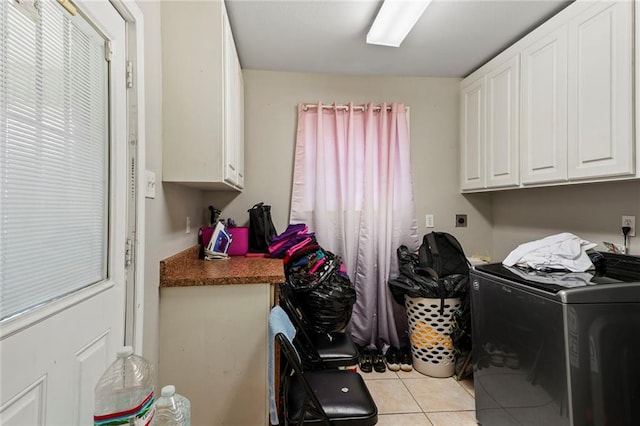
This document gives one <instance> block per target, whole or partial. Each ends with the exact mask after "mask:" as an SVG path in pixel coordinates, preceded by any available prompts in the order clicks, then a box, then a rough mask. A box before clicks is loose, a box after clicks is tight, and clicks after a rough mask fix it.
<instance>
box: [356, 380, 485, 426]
mask: <svg viewBox="0 0 640 426" xmlns="http://www.w3.org/2000/svg"><path fill="white" fill-rule="evenodd" d="M360 374H361V375H362V377H363V378H364V380H365V382H366V383H367V387H368V388H369V391H370V392H371V395H372V396H373V399H374V400H375V402H376V405H377V406H378V425H380V426H409V425H411V426H414V425H415V426H422V425H424V426H476V417H475V411H474V407H475V402H474V394H473V380H472V379H465V380H462V381H459V382H458V381H457V380H455V379H454V378H453V377H449V378H446V379H438V378H434V377H429V376H426V375H424V374H422V373H419V372H417V371H415V370H413V371H411V372H404V371H398V372H393V371H389V370H387V371H386V372H384V373H376V372H375V371H373V372H371V373H362V372H360Z"/></svg>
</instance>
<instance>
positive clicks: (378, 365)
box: [371, 349, 387, 373]
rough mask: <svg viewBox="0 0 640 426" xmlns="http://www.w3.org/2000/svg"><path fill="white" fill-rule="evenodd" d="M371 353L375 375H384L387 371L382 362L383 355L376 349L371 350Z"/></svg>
mask: <svg viewBox="0 0 640 426" xmlns="http://www.w3.org/2000/svg"><path fill="white" fill-rule="evenodd" d="M371 353H372V354H373V355H372V356H373V369H374V370H375V371H376V372H377V373H384V372H385V371H387V365H386V364H385V362H384V355H382V352H380V351H379V350H377V349H372V351H371Z"/></svg>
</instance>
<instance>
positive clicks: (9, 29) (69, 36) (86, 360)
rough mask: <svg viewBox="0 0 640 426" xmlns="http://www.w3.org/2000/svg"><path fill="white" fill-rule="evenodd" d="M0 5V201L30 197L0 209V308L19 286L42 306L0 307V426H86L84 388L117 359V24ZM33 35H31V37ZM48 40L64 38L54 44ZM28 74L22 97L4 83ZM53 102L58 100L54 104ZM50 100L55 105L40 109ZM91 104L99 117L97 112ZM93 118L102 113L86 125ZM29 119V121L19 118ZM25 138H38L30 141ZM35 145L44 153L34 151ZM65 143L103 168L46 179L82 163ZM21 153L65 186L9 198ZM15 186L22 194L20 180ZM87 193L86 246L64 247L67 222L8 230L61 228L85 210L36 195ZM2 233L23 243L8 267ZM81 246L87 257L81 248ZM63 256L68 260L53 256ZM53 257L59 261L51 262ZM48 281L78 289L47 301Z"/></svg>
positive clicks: (83, 14) (8, 0)
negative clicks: (92, 265) (86, 70)
mask: <svg viewBox="0 0 640 426" xmlns="http://www.w3.org/2000/svg"><path fill="white" fill-rule="evenodd" d="M0 3H1V4H0V18H2V20H1V22H2V26H1V27H0V30H1V32H2V40H3V43H0V46H1V47H0V49H2V51H0V88H1V89H2V90H3V92H2V93H3V97H2V98H3V99H2V103H1V104H0V113H1V115H0V123H1V125H0V132H1V134H0V136H1V138H2V139H1V140H0V142H1V153H0V155H1V156H0V160H3V162H1V163H0V165H2V167H3V169H2V170H0V172H1V173H0V174H1V175H2V185H3V188H2V189H3V190H2V193H3V196H4V194H5V193H6V194H13V193H16V192H19V188H23V190H24V191H26V192H25V193H28V194H31V195H30V196H29V197H26V198H25V200H26V201H24V203H26V204H21V203H22V201H20V200H18V201H15V200H11V199H8V198H1V200H2V201H1V202H2V205H1V206H0V207H1V216H2V221H1V222H2V224H0V227H2V228H1V229H0V231H2V232H1V233H0V238H2V240H1V244H0V257H1V258H2V259H1V260H2V269H1V270H0V274H1V276H2V290H1V291H2V295H1V296H2V297H0V299H3V303H4V301H7V300H9V296H10V295H11V294H12V291H14V289H15V288H22V289H24V288H25V287H26V284H25V285H23V283H27V282H29V283H35V284H33V285H34V286H37V285H39V286H40V287H39V288H37V287H34V289H33V291H32V292H31V293H32V295H35V296H36V297H37V296H42V295H43V294H47V295H48V296H46V297H44V299H45V300H37V299H34V302H33V303H29V304H27V305H26V306H22V307H20V309H19V310H18V311H16V312H13V311H7V308H6V307H5V311H4V312H2V311H0V317H1V318H2V320H0V371H1V379H0V380H1V385H0V424H2V425H44V424H47V425H80V424H82V425H86V424H91V423H92V422H93V407H94V387H95V384H96V382H97V380H98V378H99V377H100V375H101V374H102V372H103V371H104V370H105V369H106V367H107V366H108V365H109V364H110V363H111V362H112V361H113V360H114V359H115V352H116V350H117V348H119V347H120V346H122V345H123V343H124V320H125V317H124V312H125V280H124V276H125V268H124V265H125V260H124V249H125V234H126V216H127V215H126V194H127V184H126V177H127V168H126V162H127V159H126V146H127V141H126V113H127V111H126V97H125V90H126V88H125V22H124V20H123V19H122V18H121V16H120V15H119V14H118V13H117V12H116V10H115V9H114V8H113V6H112V5H111V4H110V3H109V2H108V0H92V1H86V2H85V1H75V2H74V4H75V5H76V6H77V12H78V13H77V15H75V16H72V15H71V14H70V13H69V11H67V10H65V8H63V7H62V6H61V5H60V4H59V3H58V2H57V1H56V0H42V1H41V2H40V3H39V5H38V6H37V7H36V8H33V7H31V8H29V7H30V6H32V4H33V3H34V2H29V1H22V2H18V1H15V0H5V1H2V2H0ZM19 4H22V5H23V6H19ZM35 4H38V2H35ZM25 5H26V6H25ZM25 7H26V8H27V9H24V8H25ZM31 22H32V24H31ZM22 25H25V26H26V28H30V27H31V26H32V27H33V28H32V30H33V31H31V29H29V30H28V31H24V28H25V27H21V26H22ZM38 26H41V28H40V29H38ZM42 26H44V27H45V29H44V30H43V29H42ZM60 32H62V33H64V34H62V36H61V35H60V34H59V33H60ZM31 33H33V34H31ZM56 37H58V39H59V40H63V41H61V42H60V43H59V45H58V44H56V43H57V42H56V41H55V40H58V39H56ZM64 40H66V41H64ZM105 41H109V43H108V44H106V43H105ZM85 47H86V48H87V49H88V50H89V51H93V52H95V50H96V49H98V50H100V49H101V51H102V55H101V58H100V57H99V56H100V55H95V54H94V56H90V55H89V56H86V55H85V56H83V55H82V54H80V53H79V52H81V51H84V50H87V49H85ZM24 49H27V50H29V49H31V50H32V51H33V54H32V55H22V54H21V52H22V53H24ZM56 49H57V50H56ZM109 51H111V52H110V53H109ZM46 52H49V53H46ZM51 52H54V53H53V54H51ZM55 52H58V53H59V54H56V53H55ZM45 54H47V55H50V58H49V59H47V60H46V61H39V60H38V58H41V57H43V56H44V55H45ZM109 58H110V59H109ZM29 61H32V62H29ZM59 64H64V66H65V67H66V68H65V69H64V70H61V69H58V68H57V67H58V65H59ZM85 65H87V66H91V69H93V70H98V71H96V72H95V75H94V74H92V79H91V81H90V82H89V83H87V82H84V83H83V81H84V78H83V77H84V75H83V73H82V72H80V71H78V70H82V69H83V68H82V67H83V66H85ZM60 66H63V65H60ZM49 72H51V73H50V74H47V73H49ZM12 73H15V74H12ZM25 73H26V74H25ZM31 74H33V82H34V83H33V87H34V89H33V93H31V92H30V91H29V90H30V88H29V87H27V86H28V85H26V86H24V87H23V85H20V84H14V83H13V82H12V81H13V80H12V76H13V75H16V76H18V75H21V76H25V75H27V76H28V75H31ZM58 80H59V81H58ZM26 81H28V80H26ZM81 84H85V85H87V86H92V87H104V93H105V100H101V99H100V97H99V96H91V97H86V96H85V97H82V95H80V96H79V97H78V96H76V95H77V93H76V94H74V93H75V92H76V91H77V88H78V87H80V85H81ZM25 87H26V89H25ZM43 87H44V89H43V90H41V91H40V92H38V90H40V89H42V88H43ZM16 93H18V94H22V95H24V96H23V98H20V97H19V96H16ZM58 95H59V99H60V100H59V101H56V99H58V98H56V96H58ZM51 97H53V98H55V99H54V101H53V103H52V104H51V103H49V104H48V103H47V102H49V101H51V99H52V98H51ZM76 98H77V99H76ZM83 102H87V103H88V104H89V105H90V107H89V108H88V111H87V110H85V109H83V108H82V104H83ZM101 103H103V106H104V108H102V109H101V108H100V104H101ZM47 105H49V106H47ZM51 105H53V106H51ZM94 107H95V108H94ZM47 108H49V110H47ZM51 108H53V109H56V108H59V109H60V111H59V112H56V113H54V114H51V115H50V116H52V117H54V119H55V120H53V121H57V119H59V121H60V123H62V124H61V125H60V126H57V127H56V126H55V125H54V124H55V123H53V122H50V121H49V120H46V119H43V118H42V117H47V116H48V115H47V114H49V113H50V112H51ZM34 111H36V112H37V114H36V112H34ZM38 111H39V112H38ZM56 111H57V110H56ZM96 111H102V113H101V114H97V113H96ZM32 112H34V117H36V118H33V117H31V115H30V114H31V113H32ZM38 114H40V115H38ZM78 114H79V115H78ZM87 114H88V115H91V120H90V122H91V123H92V124H91V125H90V126H88V128H85V127H81V126H79V125H78V122H79V121H82V119H85V118H86V116H87ZM96 123H97V124H96ZM101 123H102V124H103V125H104V128H103V130H100V131H102V137H98V138H93V139H91V137H90V136H89V134H90V133H91V132H92V131H95V130H96V128H99V129H102V128H101V127H99V126H100V125H102V124H101ZM95 126H98V127H95ZM58 127H59V128H58ZM36 128H37V129H39V130H38V132H40V133H37V132H36V133H33V132H31V131H30V129H36ZM16 129H18V130H16ZM34 132H35V130H34ZM58 132H60V133H58ZM32 133H33V134H32ZM33 135H35V136H33ZM41 135H42V136H41ZM42 141H46V142H47V144H44V143H43V144H40V142H42ZM51 141H53V142H55V143H53V142H51ZM68 141H76V142H77V143H79V144H84V145H86V146H90V147H93V148H95V145H96V144H98V150H100V149H102V150H104V159H105V162H104V163H105V164H104V165H103V167H102V168H100V167H94V166H93V165H89V166H87V167H86V171H84V172H83V173H84V174H82V173H81V174H80V175H79V176H75V175H73V174H74V173H76V172H77V170H76V169H78V168H77V167H73V168H72V170H70V171H64V170H62V171H60V170H57V168H58V167H60V168H62V167H63V166H64V165H65V164H74V163H73V161H72V160H73V158H67V157H64V155H71V157H73V156H76V157H77V156H78V155H80V156H82V153H80V154H78V153H77V152H74V151H73V150H71V151H72V152H71V154H69V153H68V152H66V150H67V149H68V148H69V147H68V145H65V143H66V142H68ZM44 145H46V146H44ZM25 147H26V148H27V151H29V152H31V154H32V155H33V156H34V157H33V158H34V160H33V161H35V163H37V162H38V159H39V158H40V157H41V156H42V155H45V154H47V155H49V154H52V155H53V157H56V156H59V157H60V159H61V160H60V161H59V162H49V163H47V164H45V165H44V166H43V168H47V167H48V168H49V169H52V170H53V172H54V174H55V173H57V175H60V176H61V178H64V176H65V175H73V176H74V177H71V178H68V179H67V180H66V182H67V184H60V183H51V181H50V180H47V181H46V182H44V183H43V182H40V183H38V182H37V180H36V179H37V178H38V177H37V176H34V177H33V180H34V182H35V183H34V184H33V185H32V186H33V187H30V186H29V185H27V186H26V187H19V186H16V188H18V189H15V190H13V187H11V186H10V184H11V182H12V181H11V179H9V178H8V176H9V177H11V173H12V172H11V171H10V168H11V167H12V166H13V165H15V164H16V163H19V162H20V161H22V160H19V159H18V160H15V158H14V157H12V155H13V151H14V149H15V150H20V149H21V148H25ZM30 148H33V149H30ZM45 151H46V152H45ZM75 160H78V159H77V158H76V159H75ZM81 160H82V158H81ZM35 163H34V164H35ZM80 164H82V163H80ZM24 165H25V167H26V168H27V169H36V168H37V167H36V166H35V165H34V166H32V165H30V164H29V162H27V161H25V162H24ZM45 166H46V167H45ZM82 167H84V166H82ZM96 169H98V170H101V171H99V172H96V174H97V175H99V176H102V181H103V182H104V184H103V187H102V188H96V186H98V187H99V186H100V185H99V184H98V185H95V180H91V179H90V178H89V176H88V175H89V174H92V172H93V171H95V170H96ZM18 171H20V170H18ZM98 181H99V179H98ZM7 182H9V184H8V183H7ZM21 182H22V183H23V184H24V183H25V182H27V184H28V180H26V181H25V180H24V179H23V180H22V181H21ZM42 185H50V191H39V186H42ZM88 185H89V189H88V190H87V189H86V188H84V190H85V192H86V193H88V194H89V195H91V194H93V193H100V194H103V195H102V196H101V197H102V198H103V202H102V204H100V203H98V205H97V207H95V211H91V210H88V215H87V217H88V218H92V217H94V215H93V214H95V217H100V218H103V219H101V220H102V222H103V225H104V226H103V229H104V232H103V233H101V234H99V235H90V236H89V238H88V242H87V243H86V244H85V243H73V242H74V241H76V240H75V239H74V238H79V240H77V241H83V240H82V238H83V237H85V236H86V235H85V234H86V233H87V232H88V231H86V230H85V223H80V222H82V221H78V220H74V221H73V223H66V222H65V221H64V214H62V215H61V216H62V219H60V222H59V223H58V224H53V223H52V224H51V226H38V227H37V228H36V229H35V230H31V232H33V233H32V234H28V232H27V231H24V229H22V228H25V227H22V228H20V227H18V226H16V227H15V229H14V228H12V226H13V225H12V224H19V223H20V222H21V221H22V222H24V221H29V220H32V219H33V218H37V217H38V216H42V217H45V216H46V215H49V214H50V212H49V211H47V206H59V208H60V209H64V208H67V209H68V212H69V217H73V214H75V213H77V211H80V210H83V209H84V210H86V209H87V207H86V206H85V205H84V204H82V203H80V202H77V203H74V202H68V203H66V204H67V205H66V206H65V205H64V204H65V203H60V202H59V198H60V197H61V195H56V196H49V197H48V194H53V193H54V192H55V191H58V190H59V189H60V187H65V189H68V190H69V192H72V191H73V190H74V189H76V187H77V188H79V190H80V191H81V192H82V189H83V186H84V187H86V186H88ZM91 185H93V186H91ZM10 189H12V190H10ZM100 191H102V192H100ZM55 193H56V194H57V192H55ZM98 198H100V197H98ZM25 206H26V207H25ZM32 206H36V207H32ZM37 206H40V207H39V208H38V207H37ZM29 208H31V211H29V210H28V209H29ZM62 212H63V213H64V210H62ZM57 213H60V211H58V212H57ZM51 216H53V215H51ZM57 216H58V215H56V217H57ZM33 220H35V219H33ZM52 221H53V219H52ZM98 222H100V221H98ZM98 225H100V224H98ZM67 227H68V228H67ZM98 229H100V228H98ZM14 230H15V232H17V233H18V234H19V233H20V232H27V234H25V235H27V236H29V235H31V236H32V240H31V242H30V244H31V247H32V251H31V252H25V253H24V256H22V258H21V259H18V258H16V257H15V253H18V252H19V244H18V245H17V246H15V247H14V246H12V245H11V244H13V243H12V241H13V240H10V239H9V237H6V235H10V234H11V233H13V232H14ZM52 235H55V239H50V237H51V236H52ZM48 238H49V239H48ZM22 240H24V239H22ZM96 240H97V242H96ZM18 241H21V239H18ZM43 241H46V244H43ZM69 241H71V243H69ZM94 242H95V244H94ZM76 245H80V247H76V249H77V250H76V251H75V252H74V247H75V246H76ZM93 246H95V247H97V249H96V250H93V249H91V248H90V247H93ZM16 247H18V248H16ZM26 247H27V248H29V247H28V246H26ZM65 250H66V251H65ZM95 251H97V253H98V256H99V257H98V260H97V263H98V266H99V267H98V272H99V276H98V278H97V279H95V278H88V279H85V278H84V277H83V275H82V273H83V270H84V269H85V265H86V264H88V263H89V262H90V260H89V259H90V258H91V259H93V258H95V256H96V254H95ZM63 252H64V253H70V254H66V255H64V256H62V255H60V253H63ZM73 253H76V254H75V255H74V254H73ZM29 254H30V255H29ZM12 256H13V257H12ZM56 256H60V259H57V258H56ZM47 261H51V263H50V265H51V266H48V267H46V268H45V269H44V270H43V269H42V267H41V265H42V264H45V262H47ZM19 262H22V263H23V265H22V270H23V273H15V271H20V268H19V265H18V263H19ZM94 262H95V260H94ZM100 262H102V263H100ZM12 271H13V272H12ZM65 274H66V275H65ZM61 277H62V279H61ZM57 281H61V282H63V283H64V282H76V281H77V282H78V283H79V284H78V285H76V288H72V289H66V290H60V291H57V292H56V291H51V288H52V287H53V283H54V282H57ZM30 285H31V284H30ZM18 299H19V298H18Z"/></svg>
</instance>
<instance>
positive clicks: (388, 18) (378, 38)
mask: <svg viewBox="0 0 640 426" xmlns="http://www.w3.org/2000/svg"><path fill="white" fill-rule="evenodd" d="M429 3H431V0H384V3H382V7H381V8H380V11H379V12H378V16H376V19H375V20H374V21H373V25H372V26H371V29H370V30H369V33H368V34H367V43H369V44H380V45H382V46H391V47H398V46H400V43H402V41H403V40H404V38H405V37H406V36H407V34H409V31H411V28H413V26H414V25H415V24H416V22H418V19H419V18H420V16H422V13H423V12H424V11H425V9H426V8H427V6H429Z"/></svg>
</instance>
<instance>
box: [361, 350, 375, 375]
mask: <svg viewBox="0 0 640 426" xmlns="http://www.w3.org/2000/svg"><path fill="white" fill-rule="evenodd" d="M358 366H359V367H360V371H362V372H363V373H371V371H373V358H372V356H371V350H370V349H362V350H361V351H360V357H359V358H358Z"/></svg>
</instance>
